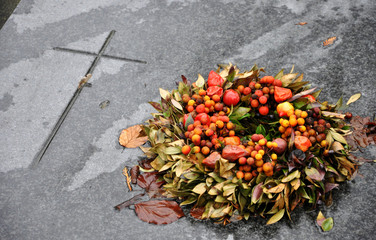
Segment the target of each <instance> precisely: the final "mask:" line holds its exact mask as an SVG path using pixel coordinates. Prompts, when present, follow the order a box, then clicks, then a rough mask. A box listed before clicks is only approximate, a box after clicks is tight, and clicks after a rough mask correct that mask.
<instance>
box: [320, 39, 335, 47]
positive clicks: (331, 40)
mask: <svg viewBox="0 0 376 240" xmlns="http://www.w3.org/2000/svg"><path fill="white" fill-rule="evenodd" d="M336 39H337V37H330V38H328V39H326V40H325V41H324V43H323V45H324V47H325V46H328V45H330V44H333V43H334V41H335V40H336Z"/></svg>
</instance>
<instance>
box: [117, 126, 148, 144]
mask: <svg viewBox="0 0 376 240" xmlns="http://www.w3.org/2000/svg"><path fill="white" fill-rule="evenodd" d="M141 131H142V128H141V125H134V126H132V127H129V128H127V129H124V130H123V131H121V133H120V137H119V143H120V145H121V146H123V147H126V148H136V147H139V146H141V145H143V144H144V143H146V141H147V140H148V137H147V136H143V135H142V134H140V132H141Z"/></svg>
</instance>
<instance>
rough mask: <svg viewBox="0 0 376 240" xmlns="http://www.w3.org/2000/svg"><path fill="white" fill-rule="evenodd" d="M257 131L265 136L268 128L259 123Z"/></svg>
mask: <svg viewBox="0 0 376 240" xmlns="http://www.w3.org/2000/svg"><path fill="white" fill-rule="evenodd" d="M256 133H257V134H262V135H263V136H265V135H266V130H265V128H264V126H263V125H262V124H260V125H258V126H257V128H256Z"/></svg>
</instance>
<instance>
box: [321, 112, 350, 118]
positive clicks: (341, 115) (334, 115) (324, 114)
mask: <svg viewBox="0 0 376 240" xmlns="http://www.w3.org/2000/svg"><path fill="white" fill-rule="evenodd" d="M321 113H322V115H323V116H324V117H334V118H340V119H345V114H340V113H334V112H328V111H321Z"/></svg>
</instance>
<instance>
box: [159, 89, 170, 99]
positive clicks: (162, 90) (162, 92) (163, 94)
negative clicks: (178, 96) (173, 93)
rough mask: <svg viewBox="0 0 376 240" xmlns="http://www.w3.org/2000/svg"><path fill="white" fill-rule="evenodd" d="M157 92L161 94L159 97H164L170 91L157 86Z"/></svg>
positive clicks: (168, 94)
mask: <svg viewBox="0 0 376 240" xmlns="http://www.w3.org/2000/svg"><path fill="white" fill-rule="evenodd" d="M159 94H160V95H161V97H162V98H163V99H166V98H167V97H169V96H170V92H169V91H167V90H164V89H162V88H159Z"/></svg>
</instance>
